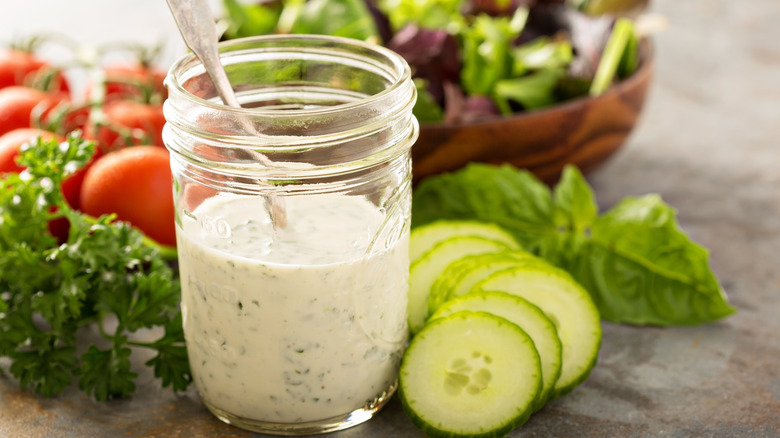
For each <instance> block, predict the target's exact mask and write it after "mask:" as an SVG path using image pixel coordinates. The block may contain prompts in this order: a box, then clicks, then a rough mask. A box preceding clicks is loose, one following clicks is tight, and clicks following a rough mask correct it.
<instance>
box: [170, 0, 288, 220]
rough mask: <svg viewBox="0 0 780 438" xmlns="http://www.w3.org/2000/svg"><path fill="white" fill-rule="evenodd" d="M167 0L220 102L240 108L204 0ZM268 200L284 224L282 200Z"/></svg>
mask: <svg viewBox="0 0 780 438" xmlns="http://www.w3.org/2000/svg"><path fill="white" fill-rule="evenodd" d="M167 2H168V8H170V10H171V14H173V19H174V20H175V21H176V26H177V27H178V28H179V32H181V36H182V38H183V39H184V43H185V44H187V47H189V48H190V50H192V52H193V53H194V54H195V56H197V57H198V59H200V62H202V63H203V66H204V67H205V68H206V73H208V75H209V77H210V78H211V82H213V83H214V87H215V88H216V90H217V94H218V95H219V97H220V98H221V99H222V102H223V103H224V104H225V105H227V106H231V107H234V108H241V104H240V103H239V102H238V99H236V94H235V92H233V86H231V85H230V81H229V80H228V77H227V74H226V73H225V69H224V68H223V67H222V62H220V59H219V51H218V50H217V26H216V24H214V19H213V17H212V15H211V9H209V6H208V3H207V2H206V0H167ZM241 123H242V125H243V127H244V128H246V129H247V130H248V131H249V132H251V133H257V131H256V129H255V128H254V126H253V125H252V124H251V122H250V121H249V120H248V119H242V120H241ZM252 156H253V157H254V158H256V159H257V160H258V161H259V162H260V163H262V164H263V165H265V166H274V163H273V162H272V161H271V160H270V159H268V157H266V156H265V155H263V154H261V153H258V152H254V153H253V154H252ZM267 202H269V204H270V205H269V207H270V209H269V210H270V215H271V222H272V223H273V225H274V228H284V227H285V226H286V225H287V214H286V211H285V208H284V203H283V201H282V200H281V199H280V198H279V197H278V196H276V195H275V194H271V195H270V196H269V197H268V198H267Z"/></svg>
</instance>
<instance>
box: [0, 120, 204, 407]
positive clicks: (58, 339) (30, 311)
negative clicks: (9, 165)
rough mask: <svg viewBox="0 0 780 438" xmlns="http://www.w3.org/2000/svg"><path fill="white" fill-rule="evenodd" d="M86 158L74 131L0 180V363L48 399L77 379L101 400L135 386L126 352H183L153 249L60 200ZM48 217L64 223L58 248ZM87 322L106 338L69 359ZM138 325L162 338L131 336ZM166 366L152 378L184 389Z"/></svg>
mask: <svg viewBox="0 0 780 438" xmlns="http://www.w3.org/2000/svg"><path fill="white" fill-rule="evenodd" d="M93 153H94V145H93V144H92V143H91V142H87V141H84V140H83V139H81V138H80V137H79V136H78V134H73V135H71V136H69V138H68V140H67V141H66V142H63V143H57V142H56V141H54V140H49V141H46V140H40V139H38V140H37V141H36V142H33V143H31V145H30V146H29V147H26V148H25V149H24V150H22V151H21V158H20V162H21V164H22V165H23V166H25V167H26V170H25V171H23V172H22V173H21V174H15V173H12V174H8V175H6V176H4V177H3V178H2V179H0V189H2V190H0V272H2V273H3V275H2V276H0V357H3V356H4V357H8V358H9V359H10V361H11V365H10V367H9V371H10V373H11V375H13V376H14V377H15V378H16V379H18V381H19V384H20V386H22V387H29V388H33V389H34V391H36V392H38V393H41V394H44V395H47V396H48V395H54V394H57V393H59V392H61V391H62V390H63V389H64V388H66V387H67V386H69V385H70V384H71V382H72V381H73V377H74V376H78V378H79V388H81V389H82V390H84V391H85V392H86V393H88V394H91V395H93V396H94V397H95V398H96V399H98V400H106V399H108V398H111V397H124V396H127V395H129V394H131V393H132V392H133V390H134V389H135V384H134V379H135V377H136V374H135V373H134V372H132V371H130V363H131V361H130V358H131V356H132V352H133V350H134V349H135V348H138V347H142V348H150V349H152V350H157V352H158V356H160V357H164V358H167V357H173V358H174V359H177V358H176V357H175V355H174V354H173V353H172V352H176V353H177V354H181V353H182V352H184V356H185V357H186V349H185V347H184V336H183V333H182V331H181V330H175V329H173V328H172V326H171V325H172V324H179V325H180V324H181V314H180V311H179V309H178V302H179V293H180V292H179V283H178V281H177V279H176V278H175V277H174V274H173V271H172V270H171V269H170V267H169V266H168V265H167V263H166V262H165V260H164V259H163V257H162V256H161V253H160V250H159V248H158V247H157V246H154V245H150V244H148V239H146V238H145V237H144V236H143V235H142V234H141V233H140V231H138V230H137V229H134V228H132V227H130V226H129V225H128V224H126V223H122V222H118V221H115V220H114V217H112V216H104V217H100V218H93V217H89V216H86V215H83V214H81V213H80V212H78V211H75V210H73V209H72V208H71V207H70V206H69V205H68V204H67V202H65V200H64V197H63V195H62V192H61V190H60V185H61V183H62V181H64V180H65V178H67V177H68V175H70V174H72V173H73V172H75V171H76V170H78V169H79V168H80V167H81V166H83V165H85V164H86V163H87V162H88V161H89V160H90V158H91V157H92V155H93ZM57 218H65V219H67V220H68V222H69V224H70V231H69V234H68V238H67V241H65V242H63V243H61V244H58V242H57V240H56V239H55V238H54V237H53V236H52V235H51V234H50V233H49V230H48V224H49V221H51V220H53V219H57ZM91 324H95V325H97V327H98V328H99V332H100V334H101V335H102V337H103V338H105V340H104V341H101V342H99V344H100V345H99V346H98V345H90V346H87V350H86V353H84V354H82V355H81V356H77V353H76V350H77V348H78V347H80V346H83V345H84V344H85V343H86V339H83V335H82V333H83V332H84V330H80V329H81V328H82V327H84V326H86V325H91ZM106 327H113V329H112V330H111V331H110V332H109V331H107V330H106ZM141 329H157V330H158V331H161V330H162V329H164V331H165V333H164V334H163V335H162V336H161V337H159V338H158V339H156V340H154V341H152V342H138V341H134V340H132V339H133V334H134V333H135V332H137V331H139V330H141ZM174 346H175V347H178V349H174V348H173V347H174ZM131 347H134V348H131ZM150 366H151V365H150ZM165 366H166V367H167V369H166V373H165V375H164V376H161V375H159V374H158V376H160V377H163V380H164V381H165V382H169V381H170V379H172V377H171V376H177V377H176V378H177V380H176V384H175V385H174V390H184V389H185V388H186V387H187V385H188V384H189V382H190V381H191V379H189V364H188V363H187V361H186V360H185V361H182V360H178V359H177V360H172V361H171V362H170V363H167V364H166V365H165ZM155 368H157V367H155ZM166 378H168V379H169V380H167V381H166V380H165V379H166ZM165 384H166V385H168V384H169V383H165Z"/></svg>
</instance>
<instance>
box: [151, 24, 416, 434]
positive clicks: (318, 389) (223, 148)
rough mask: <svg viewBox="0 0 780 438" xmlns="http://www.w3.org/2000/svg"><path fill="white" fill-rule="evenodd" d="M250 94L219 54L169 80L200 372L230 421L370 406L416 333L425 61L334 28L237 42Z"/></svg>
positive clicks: (185, 280) (367, 412)
mask: <svg viewBox="0 0 780 438" xmlns="http://www.w3.org/2000/svg"><path fill="white" fill-rule="evenodd" d="M220 58H221V61H222V63H223V65H224V67H225V70H226V71H227V74H228V77H229V78H230V82H231V83H232V84H233V87H234V89H235V90H236V94H237V97H238V100H239V102H241V104H242V107H243V108H231V107H227V106H225V105H223V104H222V103H221V101H220V100H219V98H218V97H217V94H216V92H215V90H214V87H213V84H212V83H211V81H210V80H209V78H208V76H207V74H206V73H205V70H204V68H203V65H202V64H201V63H200V62H199V61H198V60H197V59H196V58H195V57H193V56H192V55H188V56H185V57H184V58H183V59H181V60H179V61H178V62H177V63H176V64H175V65H174V66H173V67H172V69H171V71H170V73H169V75H168V78H167V80H166V83H167V87H168V92H169V97H168V100H167V101H166V102H165V117H166V120H167V125H166V127H165V130H164V140H165V144H166V146H167V147H168V149H169V150H170V152H171V167H172V171H173V176H174V199H175V204H176V234H177V247H178V252H179V269H180V274H181V286H182V314H183V325H184V334H185V339H186V341H187V349H188V355H189V361H190V366H191V370H192V377H193V380H194V383H195V386H196V388H197V390H198V393H199V394H200V397H201V399H202V400H203V402H204V403H205V404H206V406H207V407H208V408H209V409H210V410H211V412H212V413H214V414H215V415H216V416H217V417H219V418H220V419H222V420H223V421H225V422H228V423H231V424H234V425H236V426H239V427H241V428H245V429H250V430H254V431H259V432H264V433H271V434H282V435H303V434H311V433H320V432H329V431H334V430H339V429H344V428H347V427H350V426H353V425H355V424H359V423H361V422H363V421H366V420H368V419H369V418H371V416H372V415H373V414H374V413H376V412H377V411H378V410H379V409H380V408H381V407H382V406H383V405H384V404H385V403H386V402H387V401H388V399H389V398H390V396H391V395H392V393H393V391H394V390H395V388H396V381H397V373H398V366H399V361H400V358H401V354H402V352H403V349H404V348H405V345H406V341H407V326H406V302H407V298H406V296H407V289H408V276H409V254H408V245H409V225H410V204H411V158H410V149H411V146H412V144H413V143H414V141H415V139H416V138H417V133H418V125H417V122H416V120H415V118H414V116H413V115H412V107H413V106H414V102H415V98H416V91H415V87H414V84H413V82H412V80H411V77H410V72H409V67H408V65H407V64H406V63H405V61H404V60H403V59H402V58H401V57H399V56H398V55H396V54H395V53H393V52H391V51H389V50H387V49H385V48H383V47H379V46H374V45H370V44H366V43H362V42H360V41H356V40H347V39H340V38H333V37H324V36H304V35H286V36H263V37H254V38H248V39H242V40H233V41H229V42H226V43H222V44H220Z"/></svg>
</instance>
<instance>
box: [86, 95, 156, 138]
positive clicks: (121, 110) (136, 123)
mask: <svg viewBox="0 0 780 438" xmlns="http://www.w3.org/2000/svg"><path fill="white" fill-rule="evenodd" d="M103 117H104V120H94V119H93V120H90V121H89V122H88V123H87V126H86V127H85V128H84V136H85V137H86V138H90V139H94V140H96V141H97V142H98V145H99V146H100V147H101V148H102V149H104V150H106V151H111V150H114V149H121V148H123V147H126V146H135V145H155V146H164V145H163V141H162V130H163V126H165V117H164V116H163V110H162V106H161V105H146V104H142V103H137V102H132V101H129V100H118V101H114V102H109V103H107V104H105V105H104V106H103Z"/></svg>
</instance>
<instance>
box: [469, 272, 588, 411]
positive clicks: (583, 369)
mask: <svg viewBox="0 0 780 438" xmlns="http://www.w3.org/2000/svg"><path fill="white" fill-rule="evenodd" d="M513 271H537V272H539V271H540V270H539V269H537V268H536V267H534V266H531V265H527V266H518V267H515V268H509V269H505V270H503V271H499V272H496V273H495V274H493V275H492V276H491V277H488V278H487V279H485V280H483V281H481V282H480V283H478V284H477V285H476V286H474V288H473V289H472V292H480V291H487V290H496V287H495V286H492V285H490V281H495V279H496V278H500V277H501V276H504V275H511V273H512V272H513ZM541 272H542V273H546V274H549V275H552V276H557V277H559V278H561V279H562V280H564V281H567V282H569V283H570V284H571V285H572V286H573V289H575V290H577V291H578V292H577V293H578V295H580V296H581V297H582V298H583V299H582V304H584V305H585V306H587V307H588V308H587V309H579V311H582V312H587V313H588V314H589V315H592V316H593V321H591V322H592V323H593V326H592V327H591V328H592V329H593V330H594V332H592V333H591V334H590V336H591V337H592V338H593V339H596V342H595V343H594V345H593V347H594V348H593V349H594V352H595V354H594V355H593V356H592V357H591V358H590V360H589V361H588V362H583V363H582V364H580V365H581V366H580V367H579V368H578V374H577V375H576V376H574V378H572V379H571V380H570V381H568V382H565V385H564V384H563V383H564V382H559V383H561V385H556V387H555V388H554V389H553V391H552V393H551V396H550V398H549V399H548V401H551V400H554V399H556V398H560V397H562V396H564V395H567V394H569V393H571V392H572V391H573V390H574V389H575V388H576V387H577V386H579V385H580V384H582V382H584V381H585V380H587V378H588V377H589V376H590V373H591V371H593V368H595V366H596V363H597V361H598V352H599V350H600V349H601V341H602V328H601V317H600V315H599V313H598V309H597V308H596V305H595V304H594V303H593V300H592V299H591V297H590V295H589V294H588V292H587V291H585V289H584V288H583V287H582V286H581V285H580V284H579V283H577V281H576V280H574V278H573V277H572V276H571V275H569V273H568V272H566V271H564V270H562V269H560V268H556V267H553V266H552V265H550V267H545V268H543V269H542V270H541ZM499 290H503V291H504V292H508V293H514V294H517V295H519V296H521V297H523V298H525V299H526V300H528V301H530V302H531V303H533V304H536V305H537V306H538V307H540V308H541V309H542V311H544V312H545V313H548V311H547V310H546V309H545V308H544V307H545V306H542V305H540V304H539V303H537V302H535V300H534V299H532V298H531V297H528V296H527V295H525V294H523V293H521V292H518V291H512V290H504V289H499ZM472 292H470V293H472ZM551 319H554V318H551ZM561 342H562V343H563V344H564V349H565V348H566V346H565V340H564V339H563V337H562V338H561ZM563 366H564V367H565V366H566V360H565V359H564V361H563ZM561 377H563V375H562V376H561Z"/></svg>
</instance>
